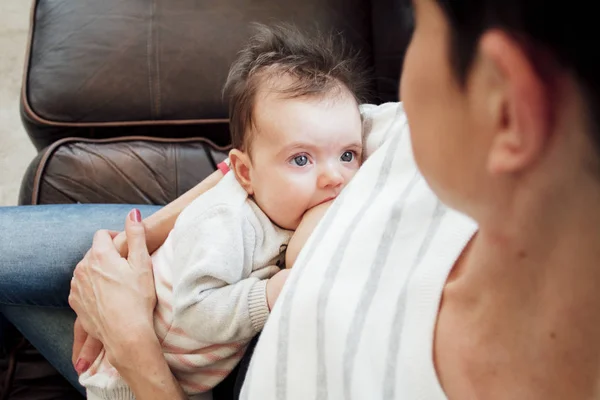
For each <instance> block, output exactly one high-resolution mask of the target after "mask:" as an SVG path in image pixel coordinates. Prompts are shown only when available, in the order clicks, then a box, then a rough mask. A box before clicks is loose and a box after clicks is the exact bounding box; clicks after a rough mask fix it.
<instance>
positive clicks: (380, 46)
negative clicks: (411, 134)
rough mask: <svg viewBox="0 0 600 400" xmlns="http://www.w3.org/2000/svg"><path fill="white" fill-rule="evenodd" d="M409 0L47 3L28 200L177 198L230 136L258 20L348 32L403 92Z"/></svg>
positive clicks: (380, 83) (376, 83) (31, 118)
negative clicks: (229, 97) (240, 62)
mask: <svg viewBox="0 0 600 400" xmlns="http://www.w3.org/2000/svg"><path fill="white" fill-rule="evenodd" d="M410 16H411V14H410V2H409V0H304V1H302V2H299V1H292V0H285V1H282V0H263V1H251V0H220V1H212V0H211V1H209V0H145V1H142V0H135V1H134V0H131V1H122V0H102V1H97V0H78V1H76V2H74V1H67V0H37V1H36V2H35V5H34V7H33V10H32V15H31V37H30V42H29V48H28V52H27V60H26V68H25V74H24V81H23V91H22V102H21V104H22V107H21V109H22V113H21V115H22V120H23V123H24V125H25V127H26V130H27V133H28V134H29V137H30V138H31V140H32V142H33V143H34V145H35V146H36V147H37V149H38V150H39V151H40V153H39V154H38V156H37V157H36V158H35V159H34V160H33V161H32V163H31V165H30V167H29V169H28V171H27V173H26V175H25V177H24V179H23V184H22V187H21V193H20V204H48V203H72V202H81V203H134V204H146V203H154V204H165V203H168V202H169V201H171V200H173V199H174V198H175V197H177V196H178V195H179V194H181V193H182V192H184V191H185V190H187V189H188V188H190V187H191V186H193V185H194V184H195V183H196V182H198V181H200V180H201V179H202V178H203V177H205V176H206V175H207V174H208V173H209V172H211V171H213V170H214V168H215V165H216V163H217V162H218V161H220V160H221V159H222V158H223V157H224V151H225V150H226V146H227V145H228V144H229V133H228V126H227V107H226V104H224V102H223V100H222V96H221V89H222V86H223V83H224V81H225V78H226V76H227V71H228V68H229V65H230V63H231V61H232V60H233V59H234V57H235V55H236V53H237V51H238V50H239V48H240V47H241V45H242V44H243V43H244V41H245V40H246V39H247V37H248V35H249V32H250V28H251V27H250V23H251V22H253V21H258V22H263V23H267V24H268V23H273V22H277V21H288V22H293V23H295V24H296V25H297V26H299V27H300V28H306V29H315V28H318V29H320V30H324V31H328V30H333V31H335V32H340V33H341V34H342V35H343V36H344V38H345V39H346V40H347V41H348V42H349V43H350V44H351V45H352V46H353V47H354V48H355V49H358V50H359V51H360V52H361V55H362V56H363V57H364V59H365V60H366V62H367V63H368V65H369V67H370V71H371V74H372V78H373V79H372V82H373V85H372V91H371V92H372V93H371V99H370V100H371V101H372V102H382V101H393V100H396V99H397V89H398V76H399V72H400V66H401V64H402V58H403V54H404V48H405V47H406V44H407V42H408V39H409V37H410V29H411V26H410V21H411V19H410Z"/></svg>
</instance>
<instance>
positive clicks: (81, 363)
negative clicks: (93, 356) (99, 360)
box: [75, 358, 90, 375]
mask: <svg viewBox="0 0 600 400" xmlns="http://www.w3.org/2000/svg"><path fill="white" fill-rule="evenodd" d="M89 367H90V363H89V362H87V361H85V360H83V359H81V358H80V359H79V360H77V363H75V371H77V373H78V374H79V375H81V374H83V373H84V372H85V371H87V370H88V368H89Z"/></svg>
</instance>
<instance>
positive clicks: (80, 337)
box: [71, 318, 88, 370]
mask: <svg viewBox="0 0 600 400" xmlns="http://www.w3.org/2000/svg"><path fill="white" fill-rule="evenodd" d="M87 337H88V334H87V332H86V331H85V330H84V329H83V326H81V321H80V320H79V318H77V319H75V325H73V354H72V356H71V362H72V363H73V367H74V368H75V369H76V370H77V360H78V359H79V354H80V353H81V348H82V347H83V344H84V343H85V340H86V339H87Z"/></svg>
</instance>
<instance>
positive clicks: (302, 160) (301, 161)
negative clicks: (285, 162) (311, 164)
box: [291, 154, 308, 167]
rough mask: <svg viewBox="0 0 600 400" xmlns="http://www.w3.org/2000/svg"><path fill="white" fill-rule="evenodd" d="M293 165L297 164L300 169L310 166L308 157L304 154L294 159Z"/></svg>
mask: <svg viewBox="0 0 600 400" xmlns="http://www.w3.org/2000/svg"><path fill="white" fill-rule="evenodd" d="M291 161H292V164H295V165H296V166H298V167H304V166H305V165H306V164H308V157H307V156H305V155H304V154H300V155H298V156H296V157H294V158H292V160H291Z"/></svg>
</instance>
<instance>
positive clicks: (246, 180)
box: [229, 149, 254, 196]
mask: <svg viewBox="0 0 600 400" xmlns="http://www.w3.org/2000/svg"><path fill="white" fill-rule="evenodd" d="M229 162H230V163H231V171H233V173H234V174H235V177H236V179H237V180H238V182H239V183H240V185H242V187H243V188H244V189H245V190H246V192H248V195H250V196H252V195H253V194H254V189H252V178H251V174H250V170H251V169H252V163H251V161H250V157H249V156H248V154H247V153H244V152H243V151H240V150H238V149H232V150H231V151H230V152H229Z"/></svg>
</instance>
